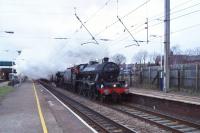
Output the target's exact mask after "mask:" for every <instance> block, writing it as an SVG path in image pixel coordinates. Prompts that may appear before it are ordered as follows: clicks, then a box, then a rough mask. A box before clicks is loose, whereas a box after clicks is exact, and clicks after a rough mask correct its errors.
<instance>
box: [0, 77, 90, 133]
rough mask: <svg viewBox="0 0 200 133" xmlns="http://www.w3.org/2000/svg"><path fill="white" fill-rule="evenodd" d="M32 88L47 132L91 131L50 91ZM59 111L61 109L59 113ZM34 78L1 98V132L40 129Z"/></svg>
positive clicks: (36, 131)
mask: <svg viewBox="0 0 200 133" xmlns="http://www.w3.org/2000/svg"><path fill="white" fill-rule="evenodd" d="M35 88H36V89H35V90H36V92H37V94H38V100H39V102H40V107H41V110H42V114H43V118H44V122H45V125H46V127H47V132H48V133H77V132H83V133H90V132H92V131H91V129H89V128H88V127H87V126H85V125H84V124H83V123H82V122H81V121H80V120H79V119H77V118H76V117H75V116H74V115H73V114H72V113H71V112H70V111H69V110H67V109H66V108H64V107H63V106H62V105H61V104H60V103H59V102H57V101H56V99H53V98H52V97H51V96H50V94H48V93H45V94H44V93H43V92H42V91H41V90H40V89H41V88H40V87H39V86H38V85H37V84H36V85H35ZM61 112H62V113H61ZM43 132H44V128H43V124H42V122H41V117H40V116H39V111H38V104H37V102H36V96H35V91H34V89H33V82H32V81H27V82H25V83H22V84H21V85H19V86H18V87H16V88H14V91H13V92H11V93H9V94H8V95H7V96H5V97H4V98H3V99H1V101H0V133H43Z"/></svg>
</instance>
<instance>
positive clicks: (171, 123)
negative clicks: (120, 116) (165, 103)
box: [109, 104, 200, 133]
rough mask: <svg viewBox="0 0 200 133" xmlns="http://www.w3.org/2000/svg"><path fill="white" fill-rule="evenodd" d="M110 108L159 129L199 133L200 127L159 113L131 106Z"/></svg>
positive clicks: (111, 106) (180, 132)
mask: <svg viewBox="0 0 200 133" xmlns="http://www.w3.org/2000/svg"><path fill="white" fill-rule="evenodd" d="M109 107H110V108H112V109H114V110H117V111H119V112H121V113H125V114H127V115H129V116H132V117H136V118H138V119H141V120H144V121H147V122H150V123H152V124H156V125H157V126H159V127H161V128H165V129H167V130H169V131H172V132H177V133H200V126H199V125H197V124H194V123H191V122H188V121H184V120H179V119H176V118H172V117H169V116H166V115H163V114H160V113H156V112H152V111H149V110H146V109H142V108H139V107H136V106H133V105H128V104H122V105H109Z"/></svg>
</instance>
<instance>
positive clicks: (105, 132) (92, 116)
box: [40, 82, 136, 133]
mask: <svg viewBox="0 0 200 133" xmlns="http://www.w3.org/2000/svg"><path fill="white" fill-rule="evenodd" d="M40 83H41V84H42V85H44V86H45V87H46V89H48V90H49V91H51V92H52V93H53V94H54V95H55V96H57V97H58V98H59V99H60V100H61V101H62V102H64V103H65V104H67V105H68V106H69V107H70V108H71V109H73V110H74V111H75V112H76V113H77V114H79V115H80V116H81V117H82V118H83V119H84V120H85V121H87V122H88V124H89V125H91V126H92V127H93V128H94V129H96V131H98V132H102V133H136V132H135V131H133V130H131V129H129V128H127V127H125V126H123V125H121V124H119V123H117V122H115V121H112V120H110V119H108V118H107V117H105V116H103V115H101V114H99V113H98V112H96V111H94V110H92V109H90V108H88V107H86V106H85V105H83V104H81V103H79V102H77V101H75V100H73V99H72V98H70V97H67V96H66V95H64V94H62V93H60V92H59V91H56V90H55V89H53V88H52V87H50V86H49V85H47V84H45V83H42V82H40Z"/></svg>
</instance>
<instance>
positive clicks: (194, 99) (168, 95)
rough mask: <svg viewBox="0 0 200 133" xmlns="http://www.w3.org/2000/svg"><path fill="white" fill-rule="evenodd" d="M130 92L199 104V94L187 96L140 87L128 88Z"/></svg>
mask: <svg viewBox="0 0 200 133" xmlns="http://www.w3.org/2000/svg"><path fill="white" fill-rule="evenodd" d="M130 92H131V93H132V94H137V95H142V96H147V97H152V98H157V99H165V100H170V101H176V102H182V103H186V104H194V105H199V106H200V96H199V97H197V96H189V95H185V94H177V93H175V92H169V93H165V92H162V91H159V90H152V89H142V88H130Z"/></svg>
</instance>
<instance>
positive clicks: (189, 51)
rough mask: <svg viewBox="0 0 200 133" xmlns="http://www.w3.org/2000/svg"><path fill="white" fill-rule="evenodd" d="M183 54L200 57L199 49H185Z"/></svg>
mask: <svg viewBox="0 0 200 133" xmlns="http://www.w3.org/2000/svg"><path fill="white" fill-rule="evenodd" d="M184 53H185V54H186V55H188V56H191V55H200V47H196V48H193V49H186V50H185V51H184Z"/></svg>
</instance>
